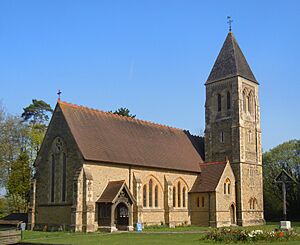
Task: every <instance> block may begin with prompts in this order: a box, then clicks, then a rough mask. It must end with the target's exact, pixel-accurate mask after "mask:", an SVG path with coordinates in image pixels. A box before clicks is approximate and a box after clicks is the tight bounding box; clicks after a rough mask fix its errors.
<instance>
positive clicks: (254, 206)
mask: <svg viewBox="0 0 300 245" xmlns="http://www.w3.org/2000/svg"><path fill="white" fill-rule="evenodd" d="M256 206H257V200H256V198H254V199H253V204H252V208H253V209H256Z"/></svg>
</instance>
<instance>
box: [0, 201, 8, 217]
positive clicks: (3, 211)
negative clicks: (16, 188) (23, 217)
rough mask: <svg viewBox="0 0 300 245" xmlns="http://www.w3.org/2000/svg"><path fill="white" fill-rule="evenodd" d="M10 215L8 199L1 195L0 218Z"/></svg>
mask: <svg viewBox="0 0 300 245" xmlns="http://www.w3.org/2000/svg"><path fill="white" fill-rule="evenodd" d="M6 215H8V204H7V199H6V198H4V197H0V218H2V217H4V216H6Z"/></svg>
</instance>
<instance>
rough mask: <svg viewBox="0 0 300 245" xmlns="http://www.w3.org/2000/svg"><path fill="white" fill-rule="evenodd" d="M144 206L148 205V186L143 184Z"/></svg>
mask: <svg viewBox="0 0 300 245" xmlns="http://www.w3.org/2000/svg"><path fill="white" fill-rule="evenodd" d="M143 206H144V207H147V186H146V185H144V186H143Z"/></svg>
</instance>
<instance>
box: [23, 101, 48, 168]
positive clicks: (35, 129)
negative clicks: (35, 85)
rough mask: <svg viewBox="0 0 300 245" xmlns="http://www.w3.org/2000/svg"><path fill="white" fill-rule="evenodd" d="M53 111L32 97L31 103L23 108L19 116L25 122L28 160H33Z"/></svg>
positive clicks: (43, 102) (44, 103)
mask: <svg viewBox="0 0 300 245" xmlns="http://www.w3.org/2000/svg"><path fill="white" fill-rule="evenodd" d="M52 113H53V109H52V108H51V106H50V105H49V104H47V103H46V102H45V101H43V100H36V99H33V100H32V103H31V104H30V105H29V106H27V107H25V108H23V113H22V115H21V117H22V118H23V121H24V122H25V123H27V126H28V128H27V137H28V145H27V151H28V153H29V157H30V161H31V162H33V161H34V160H35V158H36V156H37V153H38V151H39V149H40V147H41V144H42V142H43V139H44V136H45V133H46V130H47V126H48V121H49V116H50V115H51V114H52Z"/></svg>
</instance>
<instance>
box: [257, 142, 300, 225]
mask: <svg viewBox="0 0 300 245" xmlns="http://www.w3.org/2000/svg"><path fill="white" fill-rule="evenodd" d="M263 168H264V172H263V175H264V206H265V216H266V219H280V218H282V191H281V185H277V184H274V179H275V178H276V176H277V175H278V174H279V173H280V171H281V170H282V169H285V170H286V171H287V172H288V173H289V174H290V175H291V176H292V177H293V178H294V179H295V180H297V182H298V184H290V185H289V186H288V190H287V206H288V216H289V217H290V218H291V217H293V218H294V219H296V218H298V219H299V218H300V210H299V205H300V185H299V183H300V140H291V141H288V142H284V143H283V144H280V145H278V146H276V147H275V148H273V149H271V150H270V151H267V152H265V153H264V154H263Z"/></svg>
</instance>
